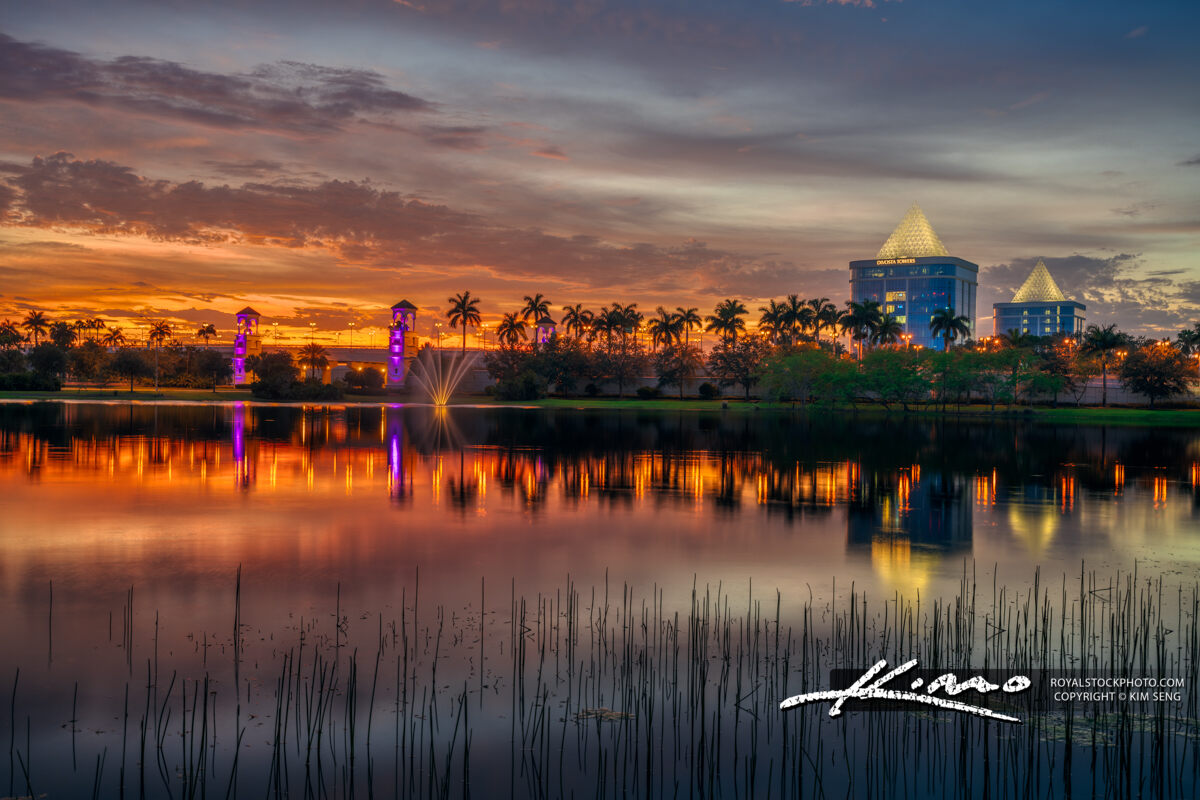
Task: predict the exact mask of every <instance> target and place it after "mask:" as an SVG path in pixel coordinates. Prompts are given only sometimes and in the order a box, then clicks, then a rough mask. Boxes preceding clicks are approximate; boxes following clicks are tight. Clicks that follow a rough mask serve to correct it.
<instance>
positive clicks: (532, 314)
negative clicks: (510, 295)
mask: <svg viewBox="0 0 1200 800" xmlns="http://www.w3.org/2000/svg"><path fill="white" fill-rule="evenodd" d="M548 316H550V301H549V300H547V299H546V298H545V297H544V296H542V294H541V293H540V292H539V293H537V294H535V295H533V296H532V297H530V296H529V295H525V305H523V306H521V319H523V320H525V321H526V322H532V323H533V324H534V325H536V324H537V323H538V320H540V319H541V318H542V317H548Z"/></svg>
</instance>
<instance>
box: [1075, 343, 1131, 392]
mask: <svg viewBox="0 0 1200 800" xmlns="http://www.w3.org/2000/svg"><path fill="white" fill-rule="evenodd" d="M1128 344H1129V337H1128V336H1126V335H1125V334H1123V333H1121V332H1120V331H1119V330H1117V326H1116V324H1112V325H1105V326H1104V327H1103V328H1101V327H1100V326H1098V325H1088V326H1087V330H1086V331H1084V334H1083V348H1082V350H1083V352H1085V353H1092V354H1095V355H1096V356H1097V357H1099V359H1100V405H1101V406H1107V405H1108V364H1109V361H1110V360H1111V359H1112V356H1113V353H1114V352H1115V351H1117V350H1119V349H1120V348H1122V347H1126V346H1128Z"/></svg>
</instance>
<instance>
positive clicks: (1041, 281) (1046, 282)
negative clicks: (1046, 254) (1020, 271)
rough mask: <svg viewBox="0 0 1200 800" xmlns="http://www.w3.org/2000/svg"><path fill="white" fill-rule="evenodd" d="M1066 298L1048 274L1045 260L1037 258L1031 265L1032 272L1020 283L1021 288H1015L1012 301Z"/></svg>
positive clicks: (1060, 300) (1042, 301)
mask: <svg viewBox="0 0 1200 800" xmlns="http://www.w3.org/2000/svg"><path fill="white" fill-rule="evenodd" d="M1066 299H1067V298H1066V297H1064V296H1063V293H1062V289H1059V288H1058V284H1057V283H1055V282H1054V278H1052V277H1051V276H1050V270H1048V269H1046V262H1045V261H1042V259H1040V258H1039V259H1038V261H1037V264H1036V265H1034V267H1033V272H1031V273H1029V277H1028V278H1026V279H1025V282H1024V283H1023V284H1021V288H1020V289H1017V293H1016V294H1014V295H1013V299H1012V301H1013V302H1014V303H1058V302H1063V301H1064V300H1066Z"/></svg>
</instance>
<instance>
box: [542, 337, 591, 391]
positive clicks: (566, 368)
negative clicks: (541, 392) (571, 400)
mask: <svg viewBox="0 0 1200 800" xmlns="http://www.w3.org/2000/svg"><path fill="white" fill-rule="evenodd" d="M587 367H588V354H587V353H586V352H585V351H584V349H583V345H582V344H581V343H580V341H579V340H578V339H569V338H567V337H565V336H552V337H551V338H550V339H549V341H547V342H546V343H545V344H543V345H542V346H541V347H539V348H538V350H537V352H536V353H535V354H533V355H531V356H530V357H529V359H528V368H529V369H530V370H532V371H533V373H534V374H536V375H537V376H538V377H539V379H540V380H541V381H542V384H543V385H544V386H546V388H547V389H554V390H557V391H558V392H559V393H561V394H562V395H563V396H564V397H567V396H570V395H572V394H574V392H575V385H576V384H577V383H578V382H579V379H580V378H581V377H582V376H583V374H584V373H585V372H586V371H587Z"/></svg>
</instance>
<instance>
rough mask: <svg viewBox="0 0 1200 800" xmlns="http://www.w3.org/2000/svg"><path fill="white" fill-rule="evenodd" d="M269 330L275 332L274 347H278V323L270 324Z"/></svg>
mask: <svg viewBox="0 0 1200 800" xmlns="http://www.w3.org/2000/svg"><path fill="white" fill-rule="evenodd" d="M271 330H273V331H274V332H275V346H276V347H279V323H278V322H272V323H271Z"/></svg>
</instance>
